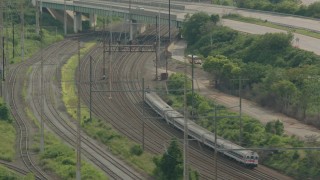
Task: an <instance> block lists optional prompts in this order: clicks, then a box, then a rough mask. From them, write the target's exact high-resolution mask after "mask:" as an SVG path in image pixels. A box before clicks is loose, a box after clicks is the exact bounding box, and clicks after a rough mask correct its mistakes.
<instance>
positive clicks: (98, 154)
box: [32, 41, 141, 179]
mask: <svg viewBox="0 0 320 180" xmlns="http://www.w3.org/2000/svg"><path fill="white" fill-rule="evenodd" d="M69 47H70V49H68V51H65V52H76V51H77V48H76V47H77V45H76V41H74V42H73V44H72V45H70V46H69ZM57 59H58V58H55V57H52V58H48V59H47V60H46V64H57V65H58V67H57V68H59V69H60V65H61V64H63V63H64V62H63V61H61V62H57V61H58V60H57ZM61 60H63V59H61ZM50 67H52V66H48V67H46V68H45V77H44V82H45V83H44V89H45V90H44V92H45V94H44V95H45V98H44V104H43V105H44V106H43V108H44V112H45V113H44V118H45V122H46V123H47V124H48V125H49V126H50V128H51V129H52V130H53V131H54V132H55V133H56V134H58V135H59V136H60V137H61V138H62V139H63V140H65V141H66V142H67V143H68V144H70V145H72V146H74V147H75V146H76V137H77V136H76V135H77V134H76V130H75V124H74V123H72V122H75V121H74V119H72V118H71V117H70V116H69V115H68V114H66V113H64V112H61V111H59V110H58V109H60V108H62V107H61V106H63V105H62V102H61V101H60V99H61V93H56V92H61V89H60V88H59V87H60V83H59V80H56V81H55V80H54V79H59V77H58V76H57V75H58V74H59V73H58V74H55V73H57V70H56V69H55V68H50ZM39 72H40V67H39V66H37V68H36V69H35V71H33V75H32V82H33V84H32V86H33V88H32V90H33V91H34V92H33V93H32V94H35V95H36V94H39V90H40V89H41V88H40V84H39V78H38V77H40V76H39ZM72 72H73V73H74V71H72ZM69 83H70V84H72V83H74V81H73V82H69ZM32 103H33V104H34V105H33V106H34V107H35V109H36V112H37V114H38V115H39V114H40V113H41V112H40V107H41V106H42V102H41V99H40V98H39V96H34V98H32ZM75 107H76V106H75ZM75 107H67V108H72V109H74V108H75ZM63 109H64V108H63ZM82 152H83V153H84V155H85V156H86V157H87V158H88V159H90V160H91V161H92V162H93V163H94V164H95V165H97V166H98V167H100V168H101V169H102V170H103V171H105V172H106V173H107V174H108V175H109V176H110V178H112V179H141V177H140V176H139V175H138V174H136V173H134V172H131V171H129V170H128V171H125V169H126V167H124V165H123V164H122V163H120V162H119V161H118V160H116V159H114V158H113V157H112V156H111V155H110V154H109V153H107V152H106V150H104V149H103V148H101V147H99V146H97V145H96V144H94V143H93V140H92V139H90V138H89V137H87V136H86V135H84V134H82ZM114 167H117V169H116V172H114V171H115V168H114Z"/></svg>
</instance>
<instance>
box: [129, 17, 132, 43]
mask: <svg viewBox="0 0 320 180" xmlns="http://www.w3.org/2000/svg"><path fill="white" fill-rule="evenodd" d="M132 28H133V24H132V20H130V24H129V35H130V37H129V41H132V39H133V32H132Z"/></svg>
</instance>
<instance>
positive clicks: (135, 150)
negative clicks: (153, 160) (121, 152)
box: [130, 145, 143, 156]
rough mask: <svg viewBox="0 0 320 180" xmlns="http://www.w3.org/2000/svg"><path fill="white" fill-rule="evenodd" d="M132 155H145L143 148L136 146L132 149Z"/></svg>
mask: <svg viewBox="0 0 320 180" xmlns="http://www.w3.org/2000/svg"><path fill="white" fill-rule="evenodd" d="M130 152H131V154H133V155H136V156H140V155H141V154H142V153H143V150H142V147H141V146H140V145H134V146H132V147H131V149H130Z"/></svg>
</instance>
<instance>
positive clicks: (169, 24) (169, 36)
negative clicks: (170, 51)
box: [169, 0, 171, 43]
mask: <svg viewBox="0 0 320 180" xmlns="http://www.w3.org/2000/svg"><path fill="white" fill-rule="evenodd" d="M170 42H171V2H170V0H169V43H170Z"/></svg>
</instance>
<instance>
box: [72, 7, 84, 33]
mask: <svg viewBox="0 0 320 180" xmlns="http://www.w3.org/2000/svg"><path fill="white" fill-rule="evenodd" d="M73 14H74V18H73V30H74V32H75V33H77V32H79V31H82V19H81V16H82V13H79V12H74V13H73Z"/></svg>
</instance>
